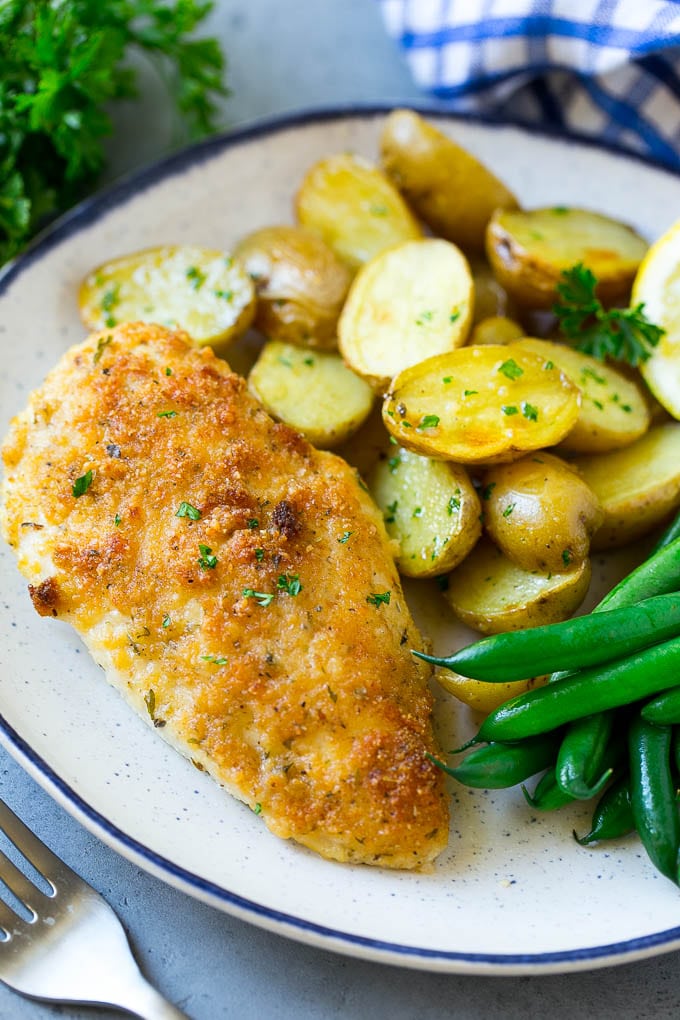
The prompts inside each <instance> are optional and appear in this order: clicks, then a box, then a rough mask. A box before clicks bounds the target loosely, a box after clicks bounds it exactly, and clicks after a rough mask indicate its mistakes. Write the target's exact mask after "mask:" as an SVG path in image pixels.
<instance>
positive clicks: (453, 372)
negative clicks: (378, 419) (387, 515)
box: [383, 344, 581, 464]
mask: <svg viewBox="0 0 680 1020" xmlns="http://www.w3.org/2000/svg"><path fill="white" fill-rule="evenodd" d="M580 401H581V394H580V392H579V390H578V388H577V387H576V386H574V384H573V383H572V382H570V380H569V379H568V378H567V377H566V375H564V373H563V372H561V371H560V370H559V368H557V366H556V365H546V361H545V358H543V357H540V356H539V355H537V354H534V353H533V352H532V351H527V350H525V349H524V348H522V347H520V346H518V345H517V344H509V345H508V346H507V347H502V346H497V345H489V346H481V345H480V346H478V347H461V348H459V349H458V350H455V351H451V352H450V353H448V354H440V355H437V356H436V357H434V358H428V360H427V361H423V362H421V363H420V364H418V365H414V366H413V367H412V368H407V369H405V371H403V372H401V373H400V374H399V375H398V376H397V377H396V378H395V379H394V380H393V382H392V386H391V389H390V392H389V393H388V394H387V396H386V398H385V401H384V403H383V421H384V422H385V424H386V426H387V428H388V429H389V431H390V432H391V434H392V435H393V436H394V437H395V439H396V440H397V442H398V443H399V444H400V445H401V446H405V447H406V448H407V449H409V450H413V451H414V452H415V453H422V454H423V455H425V456H428V457H434V458H436V459H439V460H453V461H458V462H460V463H463V464H494V463H500V462H502V461H506V460H516V459H517V458H518V457H520V456H522V454H524V453H527V452H529V451H531V450H539V449H541V448H542V447H544V446H553V445H554V444H555V443H558V442H559V441H560V440H561V439H563V438H564V437H565V436H566V435H567V434H568V432H569V431H570V430H571V429H572V428H573V426H574V424H575V422H576V419H577V418H578V413H579V405H580Z"/></svg>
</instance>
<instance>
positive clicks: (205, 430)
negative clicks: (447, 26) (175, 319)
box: [2, 323, 448, 868]
mask: <svg viewBox="0 0 680 1020" xmlns="http://www.w3.org/2000/svg"><path fill="white" fill-rule="evenodd" d="M3 457H4V463H5V481H4V506H3V510H2V527H3V532H4V536H5V538H6V540H7V541H8V542H9V544H10V545H11V546H12V547H13V548H14V550H15V551H16V553H17V556H18V563H19V568H20V570H21V571H22V572H23V574H24V575H25V576H26V577H27V578H28V580H29V582H30V584H29V591H30V595H31V598H32V600H33V604H34V605H35V608H36V609H37V611H38V612H39V613H40V614H42V615H44V616H55V617H58V618H59V619H61V620H65V621H68V622H69V623H71V624H72V625H73V626H74V627H75V628H76V630H77V631H78V633H79V634H80V636H81V637H82V639H83V641H84V642H85V643H86V644H87V646H88V647H89V649H90V651H91V652H92V654H93V656H94V658H95V660H96V661H97V662H98V663H99V664H100V665H101V666H103V668H104V669H105V671H106V674H107V677H108V679H109V681H110V682H111V683H113V684H114V685H115V686H116V687H117V688H118V689H119V690H120V692H121V693H122V694H123V695H124V696H125V697H126V698H127V699H128V700H129V702H130V703H131V704H132V706H133V707H134V708H135V709H136V710H137V711H138V712H139V713H140V714H141V715H142V717H143V718H144V719H146V720H147V722H148V723H149V725H152V726H154V727H155V728H156V729H157V731H158V733H159V734H160V735H161V736H163V737H164V738H165V739H167V740H168V741H170V742H171V743H172V744H173V745H174V746H175V747H176V748H177V749H178V750H180V751H181V752H182V753H184V754H185V755H187V756H188V757H189V758H191V760H192V761H193V762H194V764H195V765H197V766H198V767H199V768H202V769H205V770H207V771H208V772H209V773H210V774H211V775H212V776H213V777H214V778H215V779H216V780H217V781H218V782H219V783H221V784H222V785H223V786H224V787H225V788H226V789H227V790H228V791H229V792H230V793H231V794H233V795H234V796H236V797H238V798H240V799H241V800H242V801H244V802H245V803H246V804H248V805H249V806H250V808H251V809H252V810H254V811H255V812H257V813H258V814H261V816H262V818H263V820H264V822H265V823H266V824H267V825H268V826H269V828H270V829H271V830H272V832H274V833H276V835H278V836H281V837H284V838H292V839H294V840H297V841H298V842H299V843H301V844H303V845H305V846H306V847H309V848H311V849H312V850H315V851H317V852H318V853H320V854H322V855H323V856H324V857H328V858H332V859H335V860H339V861H349V862H363V863H366V864H377V865H381V866H385V867H392V868H414V867H418V866H420V865H422V864H424V863H426V862H428V861H431V860H432V859H434V858H435V857H436V855H437V854H438V853H439V852H440V851H441V850H442V848H443V847H444V846H445V844H446V841H447V836H448V817H447V811H448V809H447V799H446V796H445V791H444V786H443V779H442V774H441V771H440V770H439V769H437V767H436V766H435V765H433V764H432V763H431V761H430V760H429V758H428V757H427V752H432V753H435V754H436V753H437V748H436V746H435V742H434V739H433V733H432V723H431V712H432V699H431V694H430V691H429V687H428V672H427V669H426V667H425V666H424V664H422V663H419V662H417V661H416V660H415V659H414V658H413V656H411V654H410V649H411V648H418V647H420V646H421V638H420V635H419V634H418V632H417V630H416V628H415V625H414V623H413V621H412V619H411V616H410V614H409V611H408V608H407V606H406V603H405V600H404V597H403V594H402V591H401V587H400V584H399V580H398V577H397V574H396V571H395V567H394V563H393V560H392V557H391V555H390V550H389V544H388V539H387V535H386V533H385V530H384V527H383V523H382V520H381V518H380V515H379V513H378V511H377V510H376V508H375V507H374V505H373V503H372V502H371V500H370V498H369V497H368V495H367V494H366V493H365V490H364V489H363V486H362V484H361V482H360V481H359V480H358V479H357V477H356V476H355V474H354V472H353V470H352V469H351V468H350V467H349V466H348V465H347V464H346V463H345V462H344V461H342V460H341V459H340V458H338V457H336V456H334V455H332V454H329V453H322V452H319V451H317V450H315V449H314V448H313V447H311V446H310V445H309V444H308V443H307V442H306V441H305V440H304V439H303V438H301V437H300V436H299V435H298V434H297V433H296V432H294V431H292V430H291V429H290V428H288V427H287V426H285V425H281V424H277V423H275V422H274V421H273V420H272V419H271V418H270V417H269V416H268V415H267V414H266V412H265V411H264V410H263V409H262V408H261V407H260V406H259V405H258V404H257V403H256V402H255V400H254V399H253V398H252V397H251V396H250V395H249V394H248V392H247V389H246V384H245V382H244V380H243V379H242V378H240V377H239V376H237V375H235V374H234V373H232V372H231V371H230V370H229V367H228V365H227V364H226V363H225V362H224V361H222V360H220V359H218V358H216V357H215V356H214V355H213V353H212V352H211V351H210V350H209V349H205V348H204V349H200V350H199V349H196V348H195V347H192V346H191V345H190V343H189V342H188V338H187V337H186V336H185V335H183V334H181V333H177V332H171V331H168V330H165V329H162V328H161V327H156V326H150V325H146V324H141V323H136V324H127V325H122V326H119V327H118V328H116V329H114V330H107V331H104V332H102V333H99V334H95V335H94V336H92V337H90V338H89V339H88V340H86V341H85V342H84V343H83V344H81V345H79V346H77V347H74V348H72V349H71V350H69V351H68V352H67V353H66V354H65V355H64V357H63V359H62V360H61V362H60V364H59V365H57V367H56V368H55V369H54V370H53V371H52V372H51V374H50V375H49V376H48V378H47V380H46V381H45V383H44V385H43V386H42V387H41V388H40V389H38V390H37V391H36V392H35V393H34V394H33V395H32V396H31V398H30V402H29V405H28V408H27V409H26V411H24V412H23V413H22V414H20V415H19V416H18V417H17V418H15V419H14V421H13V423H12V426H11V431H10V433H9V436H8V438H7V440H6V442H5V444H4V448H3Z"/></svg>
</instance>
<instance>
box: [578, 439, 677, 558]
mask: <svg viewBox="0 0 680 1020" xmlns="http://www.w3.org/2000/svg"><path fill="white" fill-rule="evenodd" d="M574 463H575V464H576V466H577V467H578V469H579V471H580V472H581V475H582V476H583V479H584V481H585V482H586V483H587V484H588V485H589V486H590V488H591V489H592V490H593V492H594V493H595V495H596V496H597V497H598V499H599V501H600V503H601V504H602V509H603V510H604V521H603V523H602V525H601V526H600V528H598V530H597V531H596V532H595V535H594V536H593V543H592V544H593V549H612V548H616V547H618V546H622V545H627V544H628V543H629V542H633V541H635V539H637V538H641V537H642V536H643V535H646V534H647V533H648V532H649V531H651V530H652V529H653V528H654V527H656V525H657V524H661V522H662V521H664V520H665V519H666V518H667V517H668V515H669V514H671V513H672V512H673V511H674V510H677V509H678V507H680V424H678V423H676V422H669V423H667V424H665V425H657V426H655V427H654V428H651V429H650V430H649V432H648V433H647V434H646V435H644V436H642V438H641V439H638V440H637V442H635V443H633V444H632V445H631V446H627V447H626V449H625V450H615V451H614V452H613V453H603V454H600V455H599V456H593V457H577V458H576V460H575V462H574Z"/></svg>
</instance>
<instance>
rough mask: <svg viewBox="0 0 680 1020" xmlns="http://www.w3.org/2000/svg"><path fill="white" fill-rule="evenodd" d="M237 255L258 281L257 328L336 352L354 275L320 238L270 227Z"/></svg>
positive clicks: (244, 244)
mask: <svg viewBox="0 0 680 1020" xmlns="http://www.w3.org/2000/svg"><path fill="white" fill-rule="evenodd" d="M234 256H235V258H237V259H238V260H239V261H240V262H241V264H242V265H243V266H244V268H245V270H246V272H247V273H248V275H249V276H250V277H251V279H252V280H253V281H254V283H255V291H256V293H257V309H256V311H255V321H254V326H255V328H256V329H259V330H260V332H261V333H264V335H265V336H267V337H268V338H269V339H271V340H285V341H287V342H288V343H297V344H302V345H303V346H307V347H323V348H328V349H330V350H332V349H333V348H334V347H335V346H336V339H335V337H336V332H337V330H336V327H337V323H338V316H339V315H340V312H341V310H342V305H343V302H344V300H345V297H346V296H347V291H348V290H349V285H350V283H351V279H352V277H351V274H350V272H349V270H348V268H347V266H346V265H345V264H344V263H343V262H341V261H340V259H339V258H338V257H337V256H336V255H335V254H334V252H333V251H331V249H330V248H329V247H328V245H327V244H325V243H324V242H323V241H322V240H321V238H320V237H317V235H316V234H313V233H312V232H311V231H309V230H304V229H303V228H302V227H289V226H279V227H264V228H262V229H261V230H256V231H255V232H254V233H252V234H249V235H248V236H247V237H244V238H243V240H241V241H240V242H239V243H238V245H237V246H236V247H235V248H234Z"/></svg>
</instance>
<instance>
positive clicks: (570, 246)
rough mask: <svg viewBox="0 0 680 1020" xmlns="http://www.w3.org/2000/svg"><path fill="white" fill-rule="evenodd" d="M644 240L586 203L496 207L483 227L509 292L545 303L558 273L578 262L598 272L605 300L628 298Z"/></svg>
mask: <svg viewBox="0 0 680 1020" xmlns="http://www.w3.org/2000/svg"><path fill="white" fill-rule="evenodd" d="M646 251H647V242H646V241H644V240H643V238H641V237H640V235H639V234H637V233H636V232H635V231H634V230H633V229H632V227H628V226H626V225H625V224H624V223H619V221H618V220H613V219H610V217H608V216H602V215H600V214H599V213H594V212H590V211H589V210H587V209H572V208H568V207H566V206H554V207H553V208H551V209H533V210H512V209H499V210H498V211H497V212H496V213H494V216H493V217H492V219H491V221H490V223H489V226H488V229H487V233H486V252H487V257H488V259H489V262H490V263H491V265H492V266H493V270H494V272H495V274H496V276H497V278H498V281H499V282H500V284H501V286H502V287H504V288H505V290H507V292H508V294H510V296H511V297H513V298H514V299H515V301H517V302H518V303H519V304H521V305H525V306H526V307H528V308H550V307H551V306H552V305H553V303H554V302H555V300H556V297H557V293H556V291H555V287H556V284H558V283H559V282H560V277H561V274H562V273H563V272H564V270H565V269H570V268H571V267H572V266H574V265H576V263H578V262H582V263H583V264H584V265H585V266H587V267H588V268H589V269H591V270H592V272H593V273H594V274H595V276H596V277H597V281H598V285H597V293H598V295H599V297H600V298H601V300H602V301H603V302H605V303H606V304H613V303H616V302H618V301H621V302H623V301H627V299H628V295H629V293H630V288H631V285H632V283H633V279H634V278H635V274H636V272H637V268H638V266H639V265H640V262H641V261H642V259H643V257H644V254H645V252H646Z"/></svg>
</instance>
